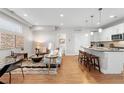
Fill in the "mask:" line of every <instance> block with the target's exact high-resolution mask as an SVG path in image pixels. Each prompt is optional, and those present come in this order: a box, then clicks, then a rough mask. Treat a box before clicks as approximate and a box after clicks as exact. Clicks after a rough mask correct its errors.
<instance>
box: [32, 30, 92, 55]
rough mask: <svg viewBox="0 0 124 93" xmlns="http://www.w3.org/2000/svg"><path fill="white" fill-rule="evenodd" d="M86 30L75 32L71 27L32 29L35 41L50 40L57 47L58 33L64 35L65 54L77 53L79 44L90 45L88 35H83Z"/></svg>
mask: <svg viewBox="0 0 124 93" xmlns="http://www.w3.org/2000/svg"><path fill="white" fill-rule="evenodd" d="M86 32H88V31H81V32H76V31H73V30H72V29H61V30H59V31H45V30H44V31H33V36H34V37H33V38H34V40H35V41H37V42H52V43H53V44H54V46H55V47H58V46H59V45H58V38H59V37H58V35H60V36H61V35H64V36H66V38H65V39H66V40H65V42H66V44H65V53H66V55H77V54H78V51H79V49H80V46H84V47H88V46H89V45H90V37H89V36H88V37H86V36H85V33H86ZM88 33H89V32H88Z"/></svg>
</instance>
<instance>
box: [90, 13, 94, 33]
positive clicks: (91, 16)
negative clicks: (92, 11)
mask: <svg viewBox="0 0 124 93" xmlns="http://www.w3.org/2000/svg"><path fill="white" fill-rule="evenodd" d="M90 17H91V24H93V18H94V16H93V15H92V16H90ZM93 34H94V33H93V32H90V35H93Z"/></svg>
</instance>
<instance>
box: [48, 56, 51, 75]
mask: <svg viewBox="0 0 124 93" xmlns="http://www.w3.org/2000/svg"><path fill="white" fill-rule="evenodd" d="M50 64H51V58H50V62H49V63H48V74H49V73H50Z"/></svg>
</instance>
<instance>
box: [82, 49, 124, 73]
mask: <svg viewBox="0 0 124 93" xmlns="http://www.w3.org/2000/svg"><path fill="white" fill-rule="evenodd" d="M80 50H82V51H85V52H87V53H90V54H93V55H96V56H97V57H99V60H100V68H101V72H102V73H104V74H121V73H122V71H123V70H124V69H123V66H124V51H115V50H114V51H112V50H107V49H103V48H85V47H82V48H81V49H80Z"/></svg>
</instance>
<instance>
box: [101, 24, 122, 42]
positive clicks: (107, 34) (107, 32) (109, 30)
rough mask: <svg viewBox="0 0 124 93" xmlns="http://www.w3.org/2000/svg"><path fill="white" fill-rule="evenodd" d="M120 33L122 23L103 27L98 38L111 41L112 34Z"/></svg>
mask: <svg viewBox="0 0 124 93" xmlns="http://www.w3.org/2000/svg"><path fill="white" fill-rule="evenodd" d="M121 33H124V23H122V24H119V25H116V26H112V27H109V28H106V29H104V30H103V32H101V33H99V40H100V41H111V40H112V39H111V36H112V35H114V34H121Z"/></svg>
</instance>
